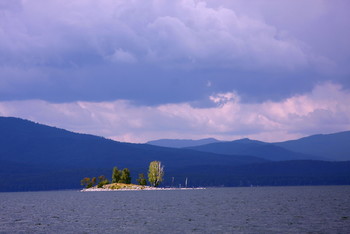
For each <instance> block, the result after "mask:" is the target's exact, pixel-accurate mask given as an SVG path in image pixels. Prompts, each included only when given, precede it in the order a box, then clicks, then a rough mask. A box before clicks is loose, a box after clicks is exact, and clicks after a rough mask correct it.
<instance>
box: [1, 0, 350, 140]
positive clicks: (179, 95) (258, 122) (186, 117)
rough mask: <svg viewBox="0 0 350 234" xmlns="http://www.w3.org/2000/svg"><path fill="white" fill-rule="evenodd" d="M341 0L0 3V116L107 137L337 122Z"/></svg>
mask: <svg viewBox="0 0 350 234" xmlns="http://www.w3.org/2000/svg"><path fill="white" fill-rule="evenodd" d="M349 10H350V2H349V1H348V0H306V1H305V0H295V1H290V0H269V1H267V0H264V1H263V0H251V1H245V0H207V1H204V0H203V1H196V0H178V1H162V0H130V1H122V0H99V1H96V0H75V1H71V0H30V1H29V0H11V1H8V0H0V116H14V117H19V118H24V119H29V120H32V121H35V122H39V123H42V124H47V125H50V126H56V127H59V128H65V129H67V130H70V131H75V132H80V133H89V134H94V135H99V136H103V137H106V138H111V139H114V140H118V141H125V142H135V143H143V142H147V141H149V140H155V139H161V138H170V139H174V138H176V139H201V138H207V137H214V138H217V139H219V140H235V139H240V138H246V137H248V138H251V139H256V140H262V141H268V142H278V141H285V140H289V139H296V138H300V137H304V136H308V135H313V134H326V133H334V132H339V131H347V130H350V27H349V23H350V14H348V12H349Z"/></svg>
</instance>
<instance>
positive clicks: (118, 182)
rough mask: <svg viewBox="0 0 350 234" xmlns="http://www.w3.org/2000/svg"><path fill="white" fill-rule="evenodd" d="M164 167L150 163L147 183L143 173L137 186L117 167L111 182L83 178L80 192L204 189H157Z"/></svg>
mask: <svg viewBox="0 0 350 234" xmlns="http://www.w3.org/2000/svg"><path fill="white" fill-rule="evenodd" d="M163 176H164V166H163V165H162V163H161V162H160V161H152V162H151V163H150V165H149V169H148V182H149V183H150V186H148V185H147V180H146V178H145V175H144V174H143V173H141V174H139V178H138V179H137V182H138V183H139V184H132V183H131V176H130V171H129V169H128V168H124V169H123V170H121V171H120V170H118V168H117V167H114V168H113V172H112V182H110V181H109V180H108V179H106V177H105V176H104V175H101V176H99V177H97V178H96V177H93V178H88V177H85V178H84V179H82V180H81V185H84V186H85V188H84V189H82V190H81V191H82V192H95V191H116V190H117V191H129V190H185V189H204V188H162V187H159V185H160V183H161V182H162V181H163Z"/></svg>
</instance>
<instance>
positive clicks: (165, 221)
mask: <svg viewBox="0 0 350 234" xmlns="http://www.w3.org/2000/svg"><path fill="white" fill-rule="evenodd" d="M0 212H1V213H0V232H1V233H34V232H36V233H52V232H54V233H310V232H311V233H349V231H350V186H314V187H312V186H310V187H306V186H305V187H246V188H208V189H205V190H166V191H113V192H79V191H49V192H48V191H45V192H16V193H0Z"/></svg>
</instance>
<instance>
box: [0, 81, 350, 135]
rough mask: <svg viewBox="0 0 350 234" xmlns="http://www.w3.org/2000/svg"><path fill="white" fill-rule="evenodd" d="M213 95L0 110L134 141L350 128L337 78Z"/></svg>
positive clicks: (15, 104)
mask: <svg viewBox="0 0 350 234" xmlns="http://www.w3.org/2000/svg"><path fill="white" fill-rule="evenodd" d="M209 98H211V100H212V101H213V102H214V103H215V104H217V106H215V107H211V108H195V107H192V106H191V105H189V104H187V103H181V104H166V105H160V106H153V107H150V106H134V105H132V104H131V103H130V102H128V101H125V100H117V101H114V102H100V103H96V102H73V103H61V104H57V103H56V104H54V103H49V102H45V101H39V100H31V101H12V102H1V103H0V115H3V116H17V117H22V118H27V119H31V120H34V121H37V122H40V123H45V124H49V125H53V126H57V127H62V128H66V129H69V130H73V131H77V132H85V133H91V134H96V135H101V136H105V137H109V138H114V139H116V140H121V141H130V142H144V141H147V140H151V139H158V138H195V139H198V138H203V137H217V138H219V139H226V140H230V139H237V138H241V137H250V138H254V139H259V140H265V141H282V140H287V139H293V138H297V137H301V136H305V135H310V134H317V133H331V132H337V131H344V130H350V109H349V107H348V105H349V104H348V103H349V102H350V92H349V91H348V90H343V89H342V88H341V86H339V85H337V84H333V83H324V84H320V85H317V86H316V87H315V88H314V89H313V90H312V92H310V93H306V94H303V95H298V96H293V97H290V98H288V99H285V100H283V101H281V102H264V103H260V104H245V103H241V102H240V101H239V96H238V95H237V94H236V93H224V94H216V95H212V96H211V97H209Z"/></svg>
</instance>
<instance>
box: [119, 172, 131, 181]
mask: <svg viewBox="0 0 350 234" xmlns="http://www.w3.org/2000/svg"><path fill="white" fill-rule="evenodd" d="M119 183H124V184H131V177H130V171H129V169H128V168H124V169H123V170H122V175H121V176H120V180H119Z"/></svg>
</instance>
